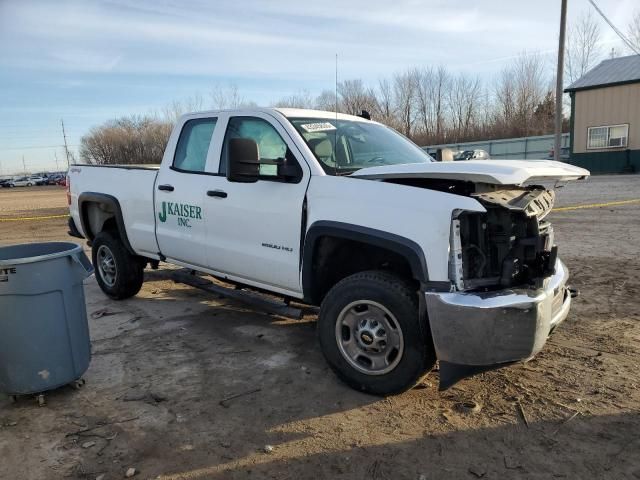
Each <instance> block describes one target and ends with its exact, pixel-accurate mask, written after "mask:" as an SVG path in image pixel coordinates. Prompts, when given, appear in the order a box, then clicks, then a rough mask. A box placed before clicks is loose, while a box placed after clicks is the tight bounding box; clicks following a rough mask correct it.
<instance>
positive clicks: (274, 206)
mask: <svg viewBox="0 0 640 480" xmlns="http://www.w3.org/2000/svg"><path fill="white" fill-rule="evenodd" d="M588 175H589V172H588V171H587V170H584V169H581V168H577V167H574V166H571V165H567V164H564V163H557V162H552V161H546V160H540V161H507V160H499V161H492V160H482V161H467V162H448V163H440V162H434V161H433V159H432V158H431V157H430V156H428V155H427V154H426V153H425V152H424V151H423V150H421V149H420V148H418V147H417V146H416V145H414V144H413V143H411V142H410V141H409V140H407V139H406V138H404V137H403V136H401V135H400V134H398V133H396V132H395V131H393V130H392V129H390V128H387V127H385V126H383V125H381V124H379V123H376V122H373V121H370V120H367V119H365V118H360V117H356V116H350V115H342V114H339V115H336V114H335V113H333V112H321V111H312V110H296V109H251V110H226V111H212V112H203V113H194V114H189V115H185V116H183V117H182V118H181V119H180V120H179V121H178V122H177V124H176V126H175V128H174V130H173V133H172V134H171V137H170V139H169V142H168V145H167V148H166V151H165V154H164V158H163V160H162V164H161V165H160V166H159V167H156V168H150V167H136V166H91V165H73V166H72V167H71V168H70V170H69V174H68V180H69V181H68V183H67V185H68V188H69V195H70V196H69V203H70V211H71V218H70V230H71V233H72V234H74V235H76V236H80V237H83V238H86V239H87V240H88V241H89V242H90V245H91V246H92V249H93V263H94V265H95V269H96V278H97V281H98V283H99V285H100V287H101V288H102V290H103V291H104V293H106V294H107V295H108V296H110V297H112V298H114V299H123V298H127V297H131V296H133V295H135V294H136V293H137V292H138V291H139V290H140V287H141V285H142V282H143V277H144V275H143V271H144V268H145V266H146V265H152V266H157V264H158V262H160V261H162V262H169V263H172V264H176V265H181V266H184V267H188V268H189V269H194V270H197V271H200V272H204V273H207V274H210V275H213V276H215V277H218V278H220V279H224V280H227V281H231V282H234V283H237V284H242V285H245V286H250V287H256V288H258V289H261V290H267V291H269V292H273V293H275V294H279V295H282V296H284V297H285V298H287V299H296V300H297V301H301V302H304V303H308V304H312V305H319V306H320V307H321V308H320V315H319V318H318V335H319V341H320V346H321V348H322V351H323V353H324V355H325V357H326V360H327V362H328V363H329V365H330V366H331V367H332V369H333V370H334V371H335V372H336V373H337V375H338V376H339V377H340V378H341V379H343V380H344V381H345V382H346V383H348V384H349V385H351V386H352V387H354V388H356V389H359V390H362V391H366V392H371V393H375V394H381V395H385V394H392V393H397V392H401V391H403V390H406V389H408V388H410V387H412V386H413V385H415V384H416V382H418V381H419V380H420V379H421V378H422V377H423V376H424V375H425V374H426V373H427V372H429V371H430V369H431V368H432V367H433V366H434V364H435V362H436V360H439V362H440V387H441V388H446V387H448V386H450V385H452V384H453V383H455V382H456V381H458V380H459V379H460V378H463V377H465V376H469V375H472V374H474V373H477V372H482V371H486V370H488V369H493V368H496V367H500V366H505V365H508V364H510V363H513V362H517V361H524V360H527V359H529V358H531V357H532V356H533V355H535V354H536V353H537V352H538V351H539V350H540V349H541V348H542V347H543V345H544V344H545V342H546V339H547V337H548V336H549V334H550V333H551V331H552V330H553V329H554V328H555V327H556V326H557V325H558V324H559V323H560V322H562V321H563V320H564V319H565V318H566V317H567V314H568V312H569V307H570V303H571V292H570V290H569V288H568V287H567V284H566V282H567V278H568V272H567V269H566V267H565V266H564V264H563V263H562V262H561V261H560V260H559V259H558V258H557V248H556V246H555V245H554V235H553V229H552V227H551V225H550V223H549V222H548V221H546V220H545V217H546V216H547V214H548V213H549V212H550V211H551V208H552V206H553V203H554V193H553V192H552V191H549V190H547V189H545V188H544V187H542V186H539V183H541V182H548V181H568V180H576V179H580V178H585V177H587V176H588Z"/></svg>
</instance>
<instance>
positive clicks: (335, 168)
mask: <svg viewBox="0 0 640 480" xmlns="http://www.w3.org/2000/svg"><path fill="white" fill-rule="evenodd" d="M335 88H336V91H335V95H336V97H335V101H336V106H335V112H336V129H335V130H334V131H333V132H334V133H333V135H334V140H333V174H334V175H335V176H338V53H337V52H336V84H335Z"/></svg>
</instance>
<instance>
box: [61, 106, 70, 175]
mask: <svg viewBox="0 0 640 480" xmlns="http://www.w3.org/2000/svg"><path fill="white" fill-rule="evenodd" d="M60 123H61V124H62V138H64V152H65V154H66V155H67V170H68V169H69V147H68V146H67V134H66V133H65V131H64V120H63V119H60Z"/></svg>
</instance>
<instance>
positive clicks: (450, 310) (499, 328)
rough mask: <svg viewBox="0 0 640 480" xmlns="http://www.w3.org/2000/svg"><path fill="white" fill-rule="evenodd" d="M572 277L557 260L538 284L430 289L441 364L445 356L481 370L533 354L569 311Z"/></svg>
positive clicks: (431, 316)
mask: <svg viewBox="0 0 640 480" xmlns="http://www.w3.org/2000/svg"><path fill="white" fill-rule="evenodd" d="M568 278H569V271H568V270H567V267H566V266H565V265H564V263H562V262H561V261H560V260H557V261H556V265H555V273H554V274H553V275H552V276H550V277H549V278H547V279H545V280H544V284H543V287H542V288H539V289H527V288H514V289H507V290H500V291H494V292H484V293H478V292H476V293H465V292H425V296H426V305H427V313H428V315H429V323H430V325H431V333H432V336H433V343H434V346H435V349H436V354H437V357H438V359H439V360H440V363H441V370H442V364H443V362H446V363H449V364H453V365H456V366H465V367H483V368H481V369H479V370H478V371H482V370H487V369H491V368H496V367H499V366H501V365H500V364H509V363H513V362H517V361H521V360H527V359H529V358H531V357H532V356H534V355H535V354H536V353H537V352H539V351H540V350H541V349H542V347H543V346H544V344H545V342H546V341H547V337H548V336H549V334H550V333H551V331H552V330H553V329H554V328H555V327H556V326H557V325H558V324H559V323H561V322H562V321H563V320H564V319H565V318H567V315H568V314H569V309H570V307H571V293H570V292H569V289H568V288H567V285H566V283H567V279H568ZM472 373H473V372H472ZM464 376H466V375H464Z"/></svg>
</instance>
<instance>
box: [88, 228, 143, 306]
mask: <svg viewBox="0 0 640 480" xmlns="http://www.w3.org/2000/svg"><path fill="white" fill-rule="evenodd" d="M91 259H92V261H93V266H94V268H95V273H96V280H97V281H98V285H99V286H100V288H101V289H102V291H103V292H104V293H105V294H106V295H107V296H108V297H110V298H113V299H114V300H123V299H125V298H129V297H133V296H134V295H135V294H137V293H138V292H139V291H140V288H142V282H143V280H144V265H145V263H144V262H143V261H142V260H141V259H140V257H137V256H135V255H132V254H131V253H129V251H128V250H127V249H126V248H125V246H124V245H123V244H122V242H121V241H120V239H119V238H118V237H117V236H115V235H113V234H112V233H110V232H100V233H98V235H96V238H94V239H93V248H92V251H91Z"/></svg>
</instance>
